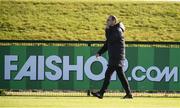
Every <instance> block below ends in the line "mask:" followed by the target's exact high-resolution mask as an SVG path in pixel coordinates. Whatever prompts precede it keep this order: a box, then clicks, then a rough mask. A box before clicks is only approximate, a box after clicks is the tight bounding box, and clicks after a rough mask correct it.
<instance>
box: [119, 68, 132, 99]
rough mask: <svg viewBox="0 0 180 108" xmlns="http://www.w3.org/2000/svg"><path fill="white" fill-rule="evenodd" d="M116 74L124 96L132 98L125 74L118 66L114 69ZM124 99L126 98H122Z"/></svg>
mask: <svg viewBox="0 0 180 108" xmlns="http://www.w3.org/2000/svg"><path fill="white" fill-rule="evenodd" d="M116 72H117V75H118V78H119V80H120V81H121V83H122V86H123V88H124V89H125V91H126V95H127V96H130V97H132V94H131V90H130V86H129V83H128V81H127V79H126V76H125V73H124V72H123V68H122V67H120V66H118V67H116ZM124 98H126V97H124Z"/></svg>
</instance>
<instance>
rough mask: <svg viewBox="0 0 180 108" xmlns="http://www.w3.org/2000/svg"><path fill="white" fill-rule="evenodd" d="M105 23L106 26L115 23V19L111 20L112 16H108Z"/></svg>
mask: <svg viewBox="0 0 180 108" xmlns="http://www.w3.org/2000/svg"><path fill="white" fill-rule="evenodd" d="M106 23H107V25H108V26H113V25H115V20H112V17H111V16H109V17H108V19H107V21H106Z"/></svg>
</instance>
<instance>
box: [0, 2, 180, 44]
mask: <svg viewBox="0 0 180 108" xmlns="http://www.w3.org/2000/svg"><path fill="white" fill-rule="evenodd" d="M157 1H158V0H151V1H148V2H147V0H130V1H128V2H127V1H126V0H108V1H107V2H105V1H104V0H90V1H89V0H0V38H1V39H29V40H31V39H36V40H40V39H45V40H47V39H48V40H50V39H51V40H104V26H105V21H106V17H107V16H108V15H110V14H114V15H116V16H117V17H118V18H119V19H120V21H122V22H123V23H124V24H125V26H126V28H127V31H126V40H128V41H180V13H179V12H180V2H169V1H170V0H164V2H157ZM160 1H163V0H160ZM167 1H168V2H167Z"/></svg>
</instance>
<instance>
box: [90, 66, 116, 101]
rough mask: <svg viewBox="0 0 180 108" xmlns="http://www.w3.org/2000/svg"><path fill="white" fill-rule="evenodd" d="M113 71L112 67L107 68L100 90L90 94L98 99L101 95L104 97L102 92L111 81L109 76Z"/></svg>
mask: <svg viewBox="0 0 180 108" xmlns="http://www.w3.org/2000/svg"><path fill="white" fill-rule="evenodd" d="M114 71H115V68H114V67H112V66H108V68H107V70H106V73H105V79H104V82H103V85H102V88H101V90H100V91H99V92H96V93H94V92H91V94H92V95H93V96H95V97H98V98H100V99H102V98H103V95H104V92H105V91H106V89H107V87H108V85H109V83H110V80H111V75H112V73H113V72H114Z"/></svg>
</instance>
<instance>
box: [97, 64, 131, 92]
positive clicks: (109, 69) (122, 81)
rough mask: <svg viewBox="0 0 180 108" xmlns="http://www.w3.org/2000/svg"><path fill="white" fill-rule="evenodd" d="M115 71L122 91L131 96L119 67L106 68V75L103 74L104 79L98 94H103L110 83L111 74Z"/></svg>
mask: <svg viewBox="0 0 180 108" xmlns="http://www.w3.org/2000/svg"><path fill="white" fill-rule="evenodd" d="M115 70H116V72H117V75H118V78H119V80H120V81H121V84H122V86H123V88H124V90H125V91H126V94H131V91H130V86H129V83H128V81H127V79H126V76H125V74H124V72H123V68H122V67H120V66H117V67H113V66H108V68H107V70H106V73H105V79H104V82H103V86H102V88H101V90H100V93H104V92H105V91H106V89H107V87H108V85H109V83H110V80H111V75H112V74H113V72H114V71H115Z"/></svg>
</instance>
